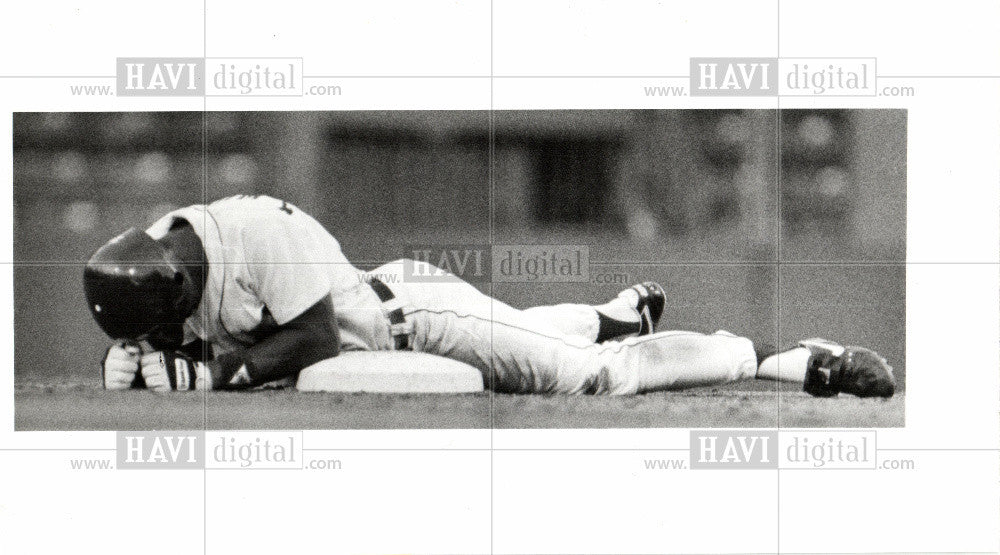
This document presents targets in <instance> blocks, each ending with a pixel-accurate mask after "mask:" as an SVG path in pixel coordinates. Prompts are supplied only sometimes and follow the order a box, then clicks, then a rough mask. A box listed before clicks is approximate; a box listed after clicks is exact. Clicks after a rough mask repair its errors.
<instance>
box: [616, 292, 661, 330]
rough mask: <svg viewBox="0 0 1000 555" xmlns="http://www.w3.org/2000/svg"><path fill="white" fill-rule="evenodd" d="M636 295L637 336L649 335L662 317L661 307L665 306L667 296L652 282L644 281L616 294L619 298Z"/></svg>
mask: <svg viewBox="0 0 1000 555" xmlns="http://www.w3.org/2000/svg"><path fill="white" fill-rule="evenodd" d="M636 293H637V294H638V299H637V300H636V304H635V311H636V312H638V313H639V335H649V334H651V333H653V332H654V331H656V324H657V323H658V322H659V321H660V316H662V315H663V307H664V306H665V305H666V304H667V294H666V293H664V292H663V287H661V286H660V284H659V283H656V282H653V281H644V282H642V283H639V284H636V285H633V286H632V287H629V288H628V289H626V290H624V291H622V292H621V293H619V294H618V296H619V297H622V296H626V295H627V296H629V297H632V296H633V295H634V294H636Z"/></svg>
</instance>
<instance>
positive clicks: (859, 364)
mask: <svg viewBox="0 0 1000 555" xmlns="http://www.w3.org/2000/svg"><path fill="white" fill-rule="evenodd" d="M799 346H800V347H805V348H807V349H809V352H810V353H811V356H810V357H809V363H808V366H807V368H806V379H805V383H804V386H803V389H804V390H805V391H806V392H807V393H809V394H810V395H814V396H816V397H833V396H835V395H837V394H838V393H840V392H844V393H850V394H851V395H857V396H858V397H885V398H889V397H892V394H893V393H895V391H896V380H895V378H893V375H892V366H889V363H888V362H887V361H886V360H885V359H884V358H882V357H881V356H879V354H878V353H876V352H875V351H873V350H871V349H865V348H864V347H852V346H847V347H845V346H843V345H840V344H838V343H834V342H832V341H827V340H825V339H806V340H803V341H800V342H799Z"/></svg>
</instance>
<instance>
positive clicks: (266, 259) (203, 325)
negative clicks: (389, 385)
mask: <svg viewBox="0 0 1000 555" xmlns="http://www.w3.org/2000/svg"><path fill="white" fill-rule="evenodd" d="M178 219H183V220H185V221H187V222H188V223H190V224H191V227H192V228H193V229H194V232H195V233H196V234H197V235H198V237H200V238H201V241H202V245H203V246H204V248H205V254H206V256H207V258H208V267H209V270H208V278H207V280H206V281H207V284H206V287H205V291H204V293H203V294H202V298H201V304H200V306H199V307H198V309H197V310H196V311H195V312H194V314H192V315H191V316H190V317H189V318H188V319H187V320H186V321H185V325H184V335H185V337H184V341H185V343H187V342H189V341H192V340H194V339H195V337H198V338H201V339H203V340H205V341H208V342H210V343H212V344H213V345H214V346H215V347H216V349H218V351H219V353H224V352H228V351H231V350H233V349H235V348H238V347H249V346H250V345H253V344H254V343H256V342H257V341H259V340H261V339H263V338H264V337H267V336H268V335H270V334H271V333H273V332H274V330H275V329H276V328H277V326H280V325H283V324H286V323H288V322H289V321H291V320H293V319H294V318H295V317H297V316H299V315H300V314H302V313H303V312H305V311H306V310H307V309H308V308H310V307H311V306H313V305H314V304H316V302H318V301H319V300H320V299H321V298H323V297H324V296H330V298H331V300H332V301H333V306H334V311H335V315H336V319H337V326H338V328H339V329H340V339H341V348H342V349H344V350H379V349H387V348H391V347H390V346H389V345H390V337H389V332H388V329H387V327H386V324H385V318H384V316H383V314H382V309H381V304H380V302H379V300H378V297H377V296H376V295H375V293H374V291H372V289H371V287H369V286H368V285H367V283H365V282H364V279H363V277H364V274H363V273H362V272H361V271H360V270H358V269H357V268H355V267H354V266H353V265H352V264H351V263H350V262H349V261H348V260H347V258H346V257H345V256H344V254H343V253H342V252H341V250H340V244H339V243H338V242H337V240H336V239H335V238H334V237H333V236H332V235H330V233H329V232H327V231H326V229H325V228H324V227H323V226H322V225H320V223H319V222H317V221H316V220H315V219H313V218H312V217H311V216H309V215H308V214H306V213H305V212H303V211H301V210H299V209H298V208H297V207H295V206H293V205H291V204H288V203H287V202H284V201H281V200H277V199H275V198H271V197H268V196H263V195H240V196H235V197H228V198H224V199H221V200H218V201H215V202H213V203H211V204H208V205H202V204H197V205H193V206H188V207H186V208H181V209H179V210H175V211H173V212H170V213H169V214H167V215H166V216H164V217H162V218H161V219H159V220H158V221H157V222H156V223H154V224H153V225H152V226H150V227H149V229H147V230H146V232H147V233H148V234H149V235H150V236H152V237H153V238H154V239H160V238H162V237H163V236H164V235H166V234H167V232H168V231H169V230H170V227H171V226H172V225H173V224H174V222H175V221H176V220H178ZM219 353H217V354H219Z"/></svg>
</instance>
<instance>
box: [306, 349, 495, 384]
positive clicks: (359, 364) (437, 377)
mask: <svg viewBox="0 0 1000 555" xmlns="http://www.w3.org/2000/svg"><path fill="white" fill-rule="evenodd" d="M295 387H296V388H297V389H299V390H300V391H341V392H351V393H357V392H368V393H475V392H478V391H483V376H482V374H481V373H480V372H479V370H476V369H475V368H473V367H472V366H469V365H468V364H465V363H464V362H459V361H457V360H451V359H448V358H444V357H439V356H437V355H430V354H427V353H414V352H410V351H379V352H364V351H352V352H346V353H341V354H340V355H339V356H337V357H334V358H330V359H327V360H324V361H320V362H317V363H316V364H313V365H312V366H310V367H308V368H305V369H303V370H302V372H300V373H299V379H298V382H297V383H296V384H295Z"/></svg>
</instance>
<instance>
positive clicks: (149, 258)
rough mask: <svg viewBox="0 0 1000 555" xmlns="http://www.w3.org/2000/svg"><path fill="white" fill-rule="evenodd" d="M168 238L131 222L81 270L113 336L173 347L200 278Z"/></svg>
mask: <svg viewBox="0 0 1000 555" xmlns="http://www.w3.org/2000/svg"><path fill="white" fill-rule="evenodd" d="M172 246H173V245H171V243H170V242H168V241H162V240H161V241H157V240H155V239H153V238H152V237H150V236H149V235H148V234H146V233H145V232H144V231H140V230H138V229H135V228H132V229H129V230H128V231H126V232H125V233H122V234H121V235H119V236H117V237H115V238H114V239H111V241H109V242H108V243H107V244H105V245H104V246H103V247H101V248H99V249H98V250H97V252H96V253H94V256H92V257H91V258H90V261H89V262H87V265H86V267H85V268H84V271H83V288H84V292H85V294H86V297H87V304H88V305H89V307H90V312H91V314H93V316H94V320H96V321H97V324H98V325H99V326H100V327H101V329H102V330H104V332H105V333H107V334H108V335H109V336H111V337H112V338H113V339H126V340H131V341H136V342H140V341H146V342H148V343H149V344H150V345H151V346H153V347H154V348H156V349H166V348H177V347H179V346H180V344H181V341H182V339H183V323H184V320H185V319H186V318H187V317H188V316H190V315H191V314H192V313H194V311H195V309H196V308H197V306H198V303H199V302H200V301H201V294H202V290H203V287H204V284H203V283H202V281H201V279H200V278H201V276H200V275H198V276H196V275H194V274H196V273H198V274H200V272H193V271H192V268H191V267H190V265H187V264H185V263H184V261H182V260H181V259H180V258H179V257H178V255H177V252H176V251H175V249H174V248H172Z"/></svg>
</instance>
